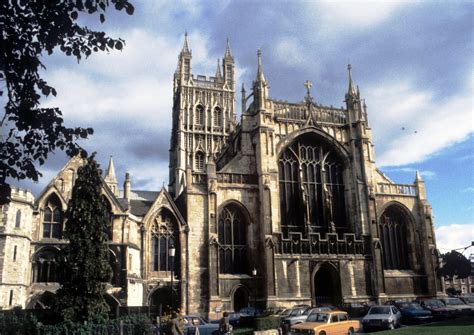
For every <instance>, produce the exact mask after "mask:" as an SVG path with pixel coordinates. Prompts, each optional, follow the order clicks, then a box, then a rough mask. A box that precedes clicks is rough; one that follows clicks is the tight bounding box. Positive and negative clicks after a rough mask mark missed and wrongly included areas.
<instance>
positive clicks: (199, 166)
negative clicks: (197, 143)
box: [195, 151, 204, 171]
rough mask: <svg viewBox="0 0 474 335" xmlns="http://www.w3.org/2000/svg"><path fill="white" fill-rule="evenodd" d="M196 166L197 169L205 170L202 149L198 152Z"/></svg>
mask: <svg viewBox="0 0 474 335" xmlns="http://www.w3.org/2000/svg"><path fill="white" fill-rule="evenodd" d="M195 167H196V170H197V171H204V153H203V152H201V151H199V152H197V153H196V156H195Z"/></svg>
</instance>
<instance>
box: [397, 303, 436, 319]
mask: <svg viewBox="0 0 474 335" xmlns="http://www.w3.org/2000/svg"><path fill="white" fill-rule="evenodd" d="M396 306H397V308H398V309H399V310H400V312H401V313H402V323H423V322H429V321H431V320H432V319H433V315H432V313H431V311H429V310H427V309H424V308H423V307H421V305H420V304H419V303H417V302H398V303H397V304H396Z"/></svg>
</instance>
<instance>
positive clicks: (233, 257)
mask: <svg viewBox="0 0 474 335" xmlns="http://www.w3.org/2000/svg"><path fill="white" fill-rule="evenodd" d="M249 219H250V216H249V214H248V211H247V210H246V208H245V206H243V205H242V204H241V203H239V202H238V201H228V202H227V203H225V204H223V205H221V206H220V210H219V218H218V223H217V236H218V237H217V239H218V250H219V251H218V259H219V272H220V273H228V274H240V273H247V272H248V271H247V270H248V269H247V268H246V265H247V262H246V255H247V231H248V226H249V223H250V220H249Z"/></svg>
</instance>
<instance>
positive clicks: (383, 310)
mask: <svg viewBox="0 0 474 335" xmlns="http://www.w3.org/2000/svg"><path fill="white" fill-rule="evenodd" d="M401 318H402V313H400V311H399V310H398V309H397V308H396V307H395V306H372V307H370V309H369V312H368V313H367V315H366V316H364V318H363V319H362V327H363V328H364V331H365V332H366V331H369V330H372V329H395V328H397V327H399V326H400V319H401Z"/></svg>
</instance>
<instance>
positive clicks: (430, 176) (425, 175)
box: [384, 167, 436, 179]
mask: <svg viewBox="0 0 474 335" xmlns="http://www.w3.org/2000/svg"><path fill="white" fill-rule="evenodd" d="M384 171H387V172H405V173H410V174H413V176H415V174H416V171H418V172H419V173H420V175H421V176H422V178H425V179H434V178H436V172H434V171H431V170H417V169H415V168H411V167H400V168H387V169H384Z"/></svg>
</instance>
